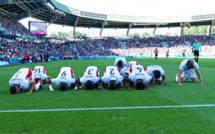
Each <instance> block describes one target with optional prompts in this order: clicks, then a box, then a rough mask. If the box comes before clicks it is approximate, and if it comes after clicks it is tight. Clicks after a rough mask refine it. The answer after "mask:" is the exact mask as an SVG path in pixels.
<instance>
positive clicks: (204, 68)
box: [200, 67, 215, 70]
mask: <svg viewBox="0 0 215 134" xmlns="http://www.w3.org/2000/svg"><path fill="white" fill-rule="evenodd" d="M200 68H202V69H209V70H215V69H213V68H204V67H200Z"/></svg>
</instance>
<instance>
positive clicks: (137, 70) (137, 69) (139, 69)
mask: <svg viewBox="0 0 215 134" xmlns="http://www.w3.org/2000/svg"><path fill="white" fill-rule="evenodd" d="M130 73H132V74H134V75H142V74H145V73H146V72H145V70H144V67H143V66H142V65H133V66H132V67H131V68H130Z"/></svg>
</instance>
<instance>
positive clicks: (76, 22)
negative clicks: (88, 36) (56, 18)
mask: <svg viewBox="0 0 215 134" xmlns="http://www.w3.org/2000/svg"><path fill="white" fill-rule="evenodd" d="M78 19H79V18H78V17H76V18H75V22H74V29H73V37H75V29H76V26H77V24H78Z"/></svg>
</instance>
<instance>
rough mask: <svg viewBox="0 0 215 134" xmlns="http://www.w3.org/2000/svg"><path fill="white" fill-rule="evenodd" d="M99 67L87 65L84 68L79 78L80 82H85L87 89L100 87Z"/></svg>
mask: <svg viewBox="0 0 215 134" xmlns="http://www.w3.org/2000/svg"><path fill="white" fill-rule="evenodd" d="M99 80H100V77H99V69H98V68H97V67H96V66H88V67H87V68H86V69H85V70H84V76H83V77H81V78H80V80H79V81H80V82H81V83H83V84H85V88H86V89H87V90H91V89H93V85H94V87H96V86H97V87H100V86H99V85H98V84H99Z"/></svg>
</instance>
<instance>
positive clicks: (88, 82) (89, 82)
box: [85, 81, 93, 90]
mask: <svg viewBox="0 0 215 134" xmlns="http://www.w3.org/2000/svg"><path fill="white" fill-rule="evenodd" d="M85 87H86V89H87V90H92V89H93V83H92V81H87V84H85Z"/></svg>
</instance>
